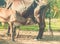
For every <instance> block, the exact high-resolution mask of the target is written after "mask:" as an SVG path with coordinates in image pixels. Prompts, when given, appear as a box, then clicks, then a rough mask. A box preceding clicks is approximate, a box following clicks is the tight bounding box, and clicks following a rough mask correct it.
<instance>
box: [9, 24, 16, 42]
mask: <svg viewBox="0 0 60 44" xmlns="http://www.w3.org/2000/svg"><path fill="white" fill-rule="evenodd" d="M10 33H11V40H12V41H15V40H14V39H15V35H14V26H13V23H11V25H10Z"/></svg>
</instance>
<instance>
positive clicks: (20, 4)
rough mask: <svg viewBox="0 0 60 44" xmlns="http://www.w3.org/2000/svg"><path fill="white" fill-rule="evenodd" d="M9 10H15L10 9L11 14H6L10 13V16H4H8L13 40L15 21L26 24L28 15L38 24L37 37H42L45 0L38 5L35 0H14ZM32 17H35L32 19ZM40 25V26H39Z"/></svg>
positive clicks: (45, 8)
mask: <svg viewBox="0 0 60 44" xmlns="http://www.w3.org/2000/svg"><path fill="white" fill-rule="evenodd" d="M27 4H28V5H27ZM37 7H38V8H37ZM8 10H10V9H8ZM11 10H14V11H15V12H13V11H12V12H13V13H12V14H13V15H12V14H8V16H9V15H10V17H8V16H6V18H7V19H8V18H10V19H9V22H10V23H11V26H10V25H9V27H11V28H12V36H11V37H12V40H13V41H14V38H15V33H16V24H17V23H18V24H26V22H27V20H26V19H27V18H29V17H30V18H32V20H34V21H35V20H36V21H37V23H38V25H39V33H38V36H37V39H39V38H40V39H41V38H42V35H43V31H44V27H45V25H44V24H45V22H44V18H45V12H46V10H47V2H46V3H45V2H44V0H42V5H38V4H37V3H36V2H35V0H31V1H28V0H15V1H13V3H12V5H11ZM36 12H38V13H36ZM2 14H3V13H2ZM6 15H7V14H6ZM36 16H37V17H36ZM33 17H34V18H35V19H33ZM2 18H4V17H2ZM21 19H22V20H21ZM40 26H41V28H40ZM11 28H10V29H11Z"/></svg>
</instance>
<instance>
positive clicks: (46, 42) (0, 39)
mask: <svg viewBox="0 0 60 44" xmlns="http://www.w3.org/2000/svg"><path fill="white" fill-rule="evenodd" d="M6 32H7V31H6V30H4V31H0V44H60V32H54V33H53V37H52V36H51V34H50V33H49V32H44V35H43V39H41V40H38V41H37V40H35V38H36V36H37V34H38V32H36V31H20V32H19V36H18V38H15V42H13V41H11V39H10V37H8V36H6Z"/></svg>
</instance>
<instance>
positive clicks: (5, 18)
mask: <svg viewBox="0 0 60 44" xmlns="http://www.w3.org/2000/svg"><path fill="white" fill-rule="evenodd" d="M0 22H4V23H5V22H8V24H9V26H10V30H11V39H12V40H13V41H14V33H13V32H14V30H13V25H15V24H13V23H17V22H18V24H23V23H25V22H26V19H25V18H23V17H21V16H20V15H19V14H18V13H17V12H16V11H15V10H12V9H6V8H0Z"/></svg>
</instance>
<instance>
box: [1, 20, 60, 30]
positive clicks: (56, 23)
mask: <svg viewBox="0 0 60 44" xmlns="http://www.w3.org/2000/svg"><path fill="white" fill-rule="evenodd" d="M7 28H8V24H5V25H4V26H2V25H1V24H0V30H3V29H7ZM19 28H20V29H21V30H28V31H30V30H32V31H38V30H39V27H38V25H35V24H34V25H22V26H20V27H19ZM51 28H52V30H53V31H60V19H52V21H51ZM48 29H49V22H48V19H46V27H45V31H46V30H48Z"/></svg>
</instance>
